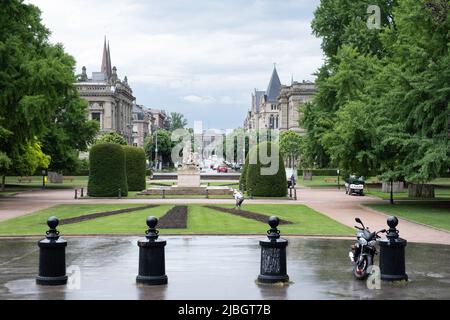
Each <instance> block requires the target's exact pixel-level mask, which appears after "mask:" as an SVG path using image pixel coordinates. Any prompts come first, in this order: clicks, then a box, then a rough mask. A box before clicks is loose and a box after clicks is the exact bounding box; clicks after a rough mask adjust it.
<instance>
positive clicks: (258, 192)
mask: <svg viewBox="0 0 450 320" xmlns="http://www.w3.org/2000/svg"><path fill="white" fill-rule="evenodd" d="M263 144H267V150H268V154H269V156H270V155H271V154H273V153H278V171H277V172H276V173H275V174H273V175H263V174H261V169H262V168H264V167H266V168H269V167H270V163H269V164H268V165H263V164H261V161H260V159H259V149H260V148H261V146H263ZM249 157H250V158H249V159H252V158H253V157H256V158H253V159H257V163H256V164H251V163H249V165H248V170H247V177H246V184H247V190H248V191H249V192H251V194H252V195H253V196H259V197H285V196H286V195H287V179H286V170H285V167H284V162H283V158H282V157H281V154H280V150H279V148H278V146H276V145H275V144H272V143H270V142H262V143H260V144H259V145H258V146H257V147H253V149H252V150H251V151H250V153H249Z"/></svg>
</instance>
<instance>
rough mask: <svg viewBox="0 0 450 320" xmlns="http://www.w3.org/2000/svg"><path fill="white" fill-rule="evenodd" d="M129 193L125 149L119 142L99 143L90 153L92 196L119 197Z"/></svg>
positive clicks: (89, 185)
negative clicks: (119, 194)
mask: <svg viewBox="0 0 450 320" xmlns="http://www.w3.org/2000/svg"><path fill="white" fill-rule="evenodd" d="M119 189H120V191H121V195H122V196H124V197H126V196H127V195H128V184H127V176H126V171H125V151H124V150H123V147H122V146H121V145H119V144H113V143H104V144H97V145H95V146H93V147H92V148H91V151H90V153H89V182H88V195H89V196H90V197H117V196H118V193H119Z"/></svg>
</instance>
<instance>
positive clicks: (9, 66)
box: [0, 0, 89, 174]
mask: <svg viewBox="0 0 450 320" xmlns="http://www.w3.org/2000/svg"><path fill="white" fill-rule="evenodd" d="M1 9H2V14H1V15H0V70H1V71H0V87H1V88H2V89H1V90H0V127H3V128H4V129H5V130H7V131H8V132H11V134H10V135H8V136H7V137H6V138H3V139H2V140H1V142H0V143H1V145H0V150H1V152H2V153H3V154H4V155H6V156H8V157H9V158H10V159H11V161H12V163H11V165H10V167H11V168H12V169H13V170H14V171H15V172H16V173H18V174H20V173H25V172H31V171H32V170H31V168H33V167H34V165H35V164H38V165H39V166H41V165H45V164H46V161H44V160H45V159H48V158H46V157H43V155H44V154H43V152H42V149H41V146H42V147H43V149H47V151H49V150H50V146H49V144H48V143H45V145H43V144H42V143H41V141H42V140H43V137H44V135H46V134H50V133H51V132H52V131H55V130H56V127H57V126H59V124H60V122H59V121H57V118H58V117H59V116H61V114H62V112H63V111H62V110H63V109H62V108H67V110H71V109H72V107H73V106H75V105H77V104H78V103H80V100H79V99H80V98H79V97H78V95H77V94H76V90H75V88H74V85H73V84H74V82H75V76H74V66H75V61H74V59H73V58H72V57H71V56H70V55H68V54H66V53H65V52H64V49H63V47H62V45H61V44H56V45H53V44H51V43H49V41H48V37H49V34H50V32H49V31H48V30H47V29H46V28H45V26H44V25H43V24H42V22H41V18H40V14H41V12H40V10H39V9H38V8H37V7H36V6H34V5H31V4H25V3H24V2H23V1H19V0H8V1H3V2H2V4H1ZM70 113H71V112H70V111H68V112H67V114H66V115H64V117H67V118H70V116H71V115H69V114H70ZM69 122H70V121H69V120H68V121H67V123H69ZM77 124H79V123H74V125H77ZM55 126H56V127H55ZM63 128H64V126H63ZM64 129H68V128H67V127H66V128H64ZM72 129H73V132H76V131H77V130H78V129H81V130H82V129H85V127H83V126H81V127H79V128H72ZM88 131H89V130H88ZM76 135H77V133H75V134H73V135H72V138H73V136H76ZM81 137H83V135H81ZM80 139H81V138H80ZM70 140H71V141H70V142H69V143H72V142H73V139H70ZM59 142H61V140H58V143H59ZM74 145H77V147H78V146H79V145H80V144H79V143H74ZM33 157H34V158H33ZM56 158H57V157H55V159H56ZM27 163H28V164H29V165H30V167H29V168H28V169H27V168H25V167H26V164H27ZM30 170H31V171H30ZM31 173H32V172H31ZM3 174H5V173H4V172H3Z"/></svg>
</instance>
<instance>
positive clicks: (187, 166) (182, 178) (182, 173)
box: [177, 152, 200, 188]
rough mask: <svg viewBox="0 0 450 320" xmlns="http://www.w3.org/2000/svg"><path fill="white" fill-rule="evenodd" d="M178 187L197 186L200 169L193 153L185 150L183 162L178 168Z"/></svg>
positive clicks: (198, 185) (198, 184)
mask: <svg viewBox="0 0 450 320" xmlns="http://www.w3.org/2000/svg"><path fill="white" fill-rule="evenodd" d="M177 187H178V188H199V187H200V169H199V165H198V163H197V159H196V157H195V154H194V153H192V152H185V153H184V154H183V164H182V166H181V168H179V169H178V183H177Z"/></svg>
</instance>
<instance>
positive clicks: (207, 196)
mask: <svg viewBox="0 0 450 320" xmlns="http://www.w3.org/2000/svg"><path fill="white" fill-rule="evenodd" d="M205 195H206V199H209V193H208V188H206V189H205Z"/></svg>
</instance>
